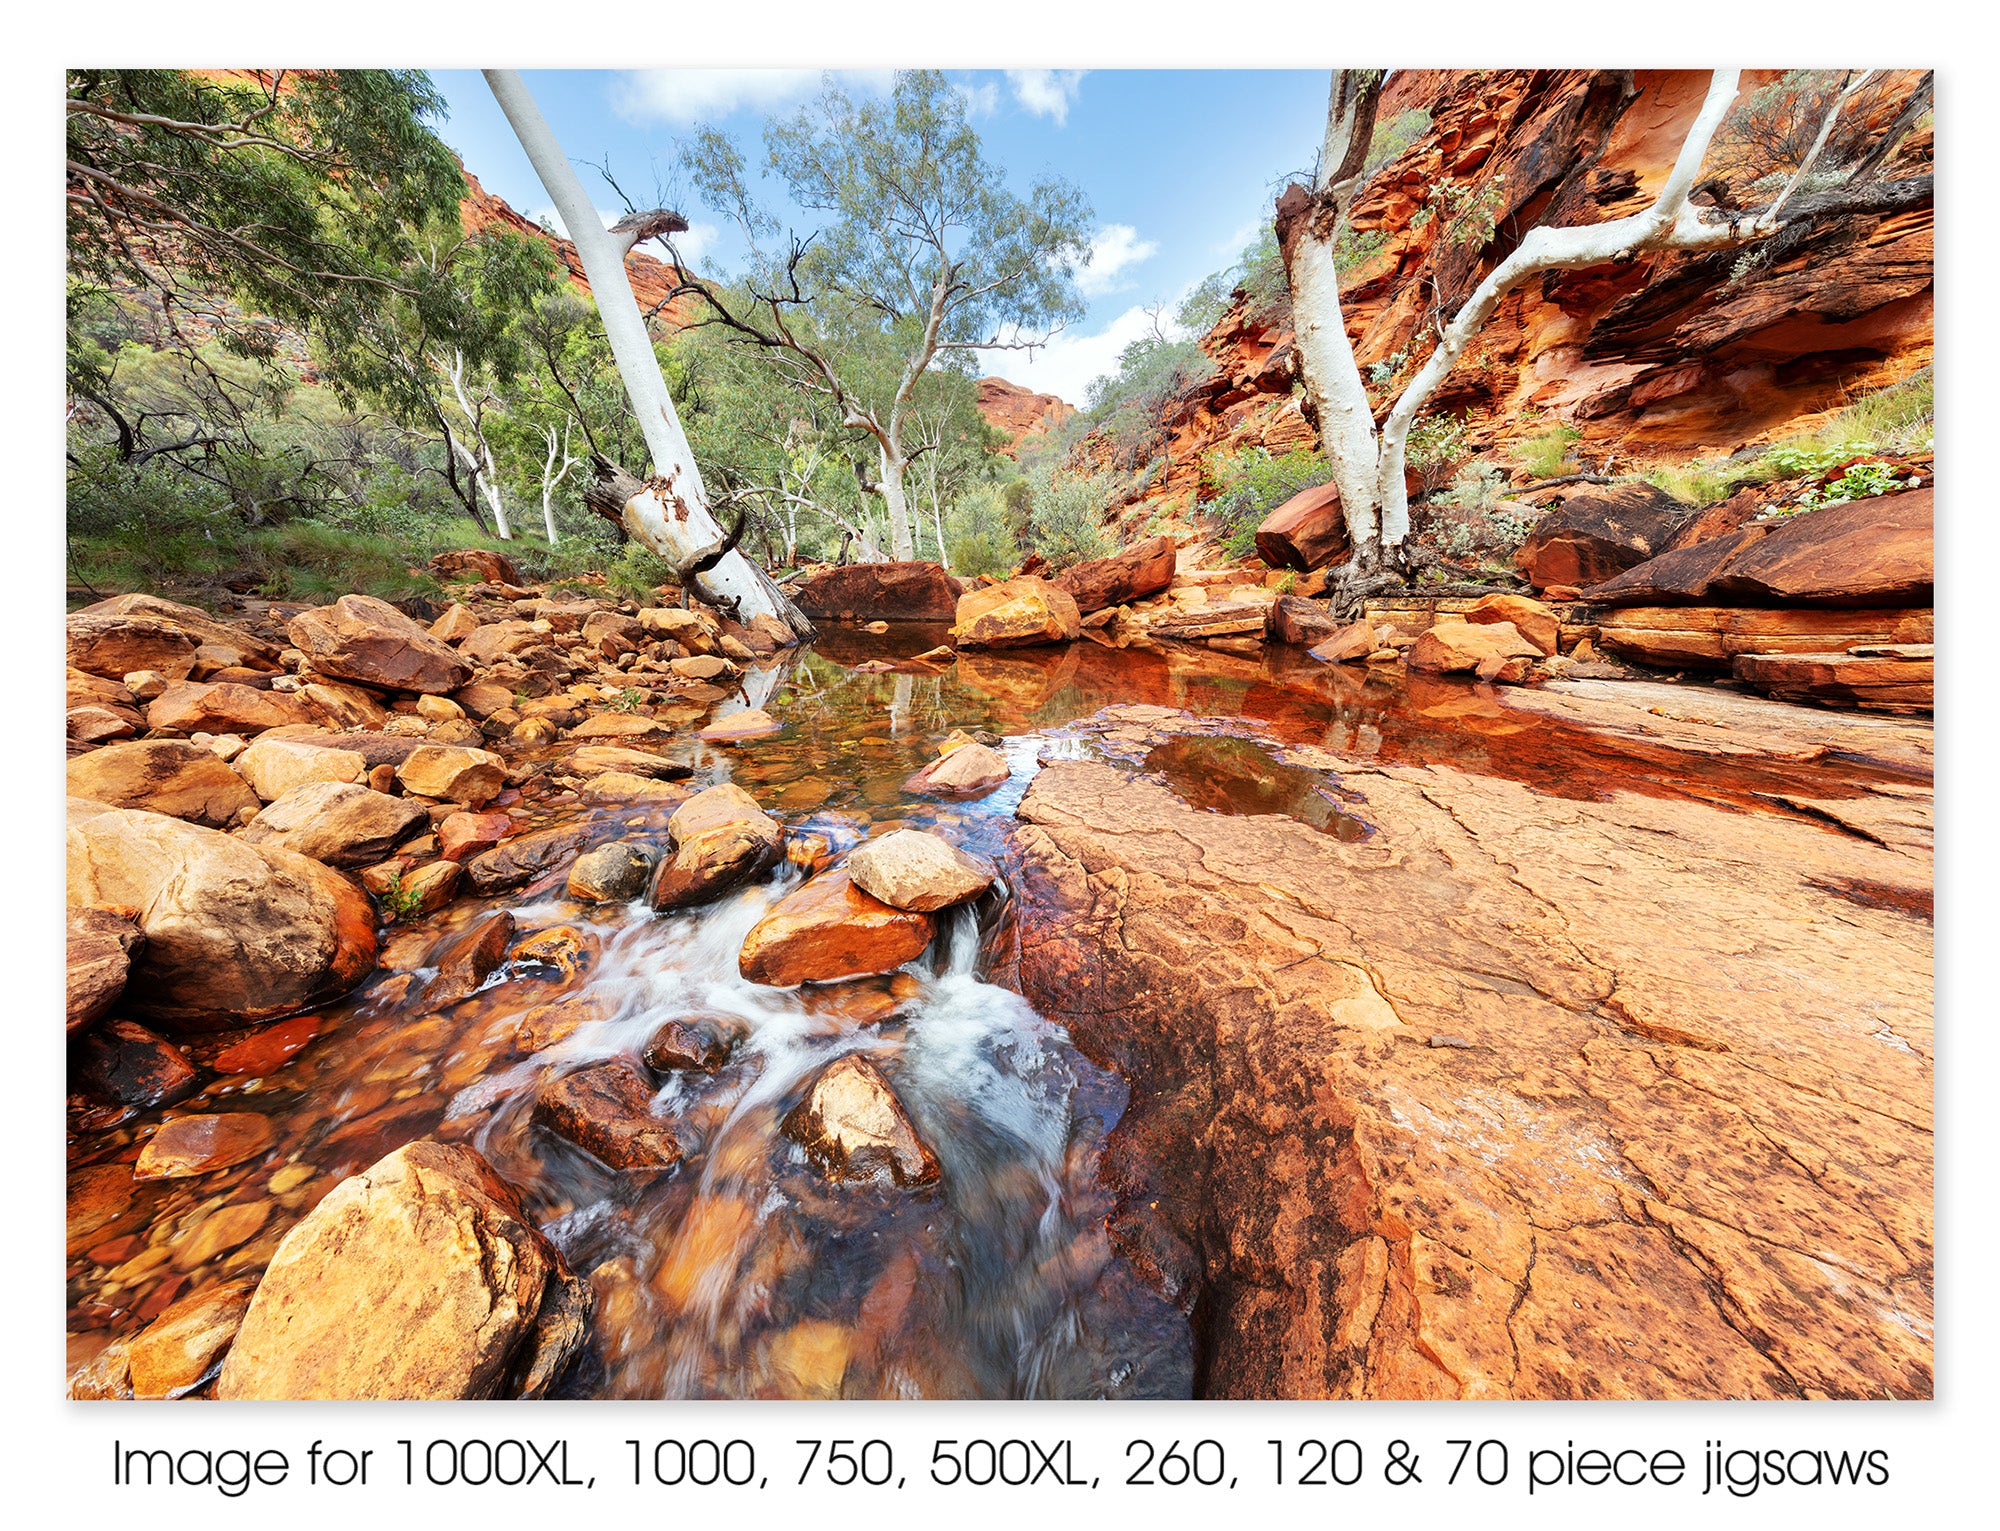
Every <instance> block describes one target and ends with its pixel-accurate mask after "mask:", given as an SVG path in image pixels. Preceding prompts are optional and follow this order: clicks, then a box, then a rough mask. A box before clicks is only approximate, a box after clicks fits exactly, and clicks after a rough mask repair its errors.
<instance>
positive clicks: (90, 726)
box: [63, 705, 139, 744]
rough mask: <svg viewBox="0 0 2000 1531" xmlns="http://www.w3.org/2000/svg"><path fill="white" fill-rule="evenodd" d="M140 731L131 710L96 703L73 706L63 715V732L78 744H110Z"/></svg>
mask: <svg viewBox="0 0 2000 1531" xmlns="http://www.w3.org/2000/svg"><path fill="white" fill-rule="evenodd" d="M138 731H139V725H138V724H136V723H135V722H133V720H132V715H131V713H130V712H128V711H126V710H124V709H118V710H113V709H112V708H109V707H99V706H96V705H90V706H84V707H72V708H70V710H69V711H68V712H67V713H65V714H64V715H63V732H64V733H66V734H67V735H68V736H69V737H70V738H71V739H72V740H74V741H75V742H76V743H78V744H108V743H110V742H111V741H112V740H114V739H129V738H131V737H132V736H133V735H134V734H136V733H137V732H138Z"/></svg>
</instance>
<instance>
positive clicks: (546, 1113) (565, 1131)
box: [534, 1058, 684, 1170]
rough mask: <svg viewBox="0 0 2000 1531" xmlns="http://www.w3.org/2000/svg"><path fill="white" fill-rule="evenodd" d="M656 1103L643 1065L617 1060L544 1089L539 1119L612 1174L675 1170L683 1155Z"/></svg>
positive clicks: (539, 1101)
mask: <svg viewBox="0 0 2000 1531" xmlns="http://www.w3.org/2000/svg"><path fill="white" fill-rule="evenodd" d="M652 1100H653V1088H652V1085H651V1084H650V1083H648V1081H647V1080H646V1079H645V1077H644V1076H643V1075H642V1074H641V1073H640V1072H639V1069H638V1066H637V1065H636V1064H634V1063H632V1062H631V1061H630V1060H628V1059H624V1058H618V1059H614V1060H613V1061H611V1062H609V1063H600V1064H596V1065H594V1066H592V1067H590V1068H586V1069H578V1070H577V1071H576V1072H575V1073H573V1074H564V1075H563V1076H562V1077H561V1078H559V1079H552V1080H550V1081H549V1082H548V1083H547V1084H545V1085H543V1086H542V1088H541V1092H540V1093H539V1094H538V1095H537V1096H536V1097H535V1112H534V1120H535V1122H536V1123H537V1124H538V1125H540V1126H543V1127H546V1128H548V1130H549V1131H550V1132H553V1133H554V1134H555V1135H556V1136H557V1137H559V1138H562V1139H564V1140H565V1141H566V1142H570V1143H574V1144H575V1145H576V1146H577V1147H578V1148H580V1149H582V1150H583V1151H584V1152H585V1153H587V1154H589V1155H591V1157H593V1158H595V1159H599V1160H601V1161H602V1162H603V1163H605V1164H608V1165H609V1166H610V1167H611V1168H612V1169H615V1170H636V1169H670V1168H672V1167H673V1166H674V1165H676V1164H678V1163H680V1161H681V1155H682V1153H683V1152H684V1151H683V1149H682V1148H681V1145H680V1140H679V1139H678V1138H676V1137H675V1136H674V1132H673V1129H672V1128H671V1127H669V1126H668V1125H667V1124H666V1123H665V1122H663V1121H661V1120H659V1118H657V1117H655V1116H654V1115H653V1114H652V1110H651V1106H652Z"/></svg>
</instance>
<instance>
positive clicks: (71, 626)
mask: <svg viewBox="0 0 2000 1531" xmlns="http://www.w3.org/2000/svg"><path fill="white" fill-rule="evenodd" d="M67 633H68V643H69V665H70V668H71V669H75V670H82V671H84V672H85V673H86V674H89V675H102V676H105V677H108V678H109V679H112V680H118V679H120V678H122V677H124V676H126V675H130V674H131V673H132V672H133V671H135V670H155V671H158V672H159V673H160V674H161V675H164V676H166V677H168V678H169V679H170V680H181V679H184V678H185V677H186V676H187V675H188V673H189V672H190V671H192V670H193V669H194V651H195V648H196V644H195V642H194V640H193V639H191V638H189V637H188V635H187V634H186V633H184V632H182V631H181V630H180V629H179V628H178V627H174V626H172V625H170V624H168V623H166V622H160V621H156V620H153V619H151V618H148V617H126V616H94V617H93V616H86V615H83V614H82V613H79V614H77V615H76V616H73V617H71V618H70V619H69V621H68V624H67Z"/></svg>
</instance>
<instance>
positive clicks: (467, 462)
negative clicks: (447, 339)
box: [444, 351, 514, 542]
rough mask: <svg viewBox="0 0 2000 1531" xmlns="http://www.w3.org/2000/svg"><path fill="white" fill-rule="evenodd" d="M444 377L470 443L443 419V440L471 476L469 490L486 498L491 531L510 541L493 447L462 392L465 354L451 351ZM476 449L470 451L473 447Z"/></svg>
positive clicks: (470, 401)
mask: <svg viewBox="0 0 2000 1531" xmlns="http://www.w3.org/2000/svg"><path fill="white" fill-rule="evenodd" d="M444 370H445V376H447V377H449V378H450V379H451V391H452V394H453V396H454V397H455V398H456V399H457V400H458V407H459V409H460V410H461V411H463V413H464V415H465V420H466V424H467V425H469V426H471V428H472V446H470V447H469V446H467V445H466V444H465V442H464V441H463V440H462V439H460V437H459V434H458V432H456V431H454V430H453V429H452V428H451V422H450V421H449V420H447V421H446V422H445V427H444V434H445V441H446V442H447V443H448V445H449V447H450V449H451V450H452V451H453V452H456V453H457V454H458V460H459V462H460V463H462V464H463V465H464V467H465V470H466V472H467V473H469V474H471V475H472V492H473V493H474V494H477V495H479V496H481V497H482V498H483V499H484V500H485V501H486V508H487V509H488V510H489V511H491V512H492V514H493V533H494V535H495V536H497V537H498V538H499V539H500V540H501V541H502V542H512V541H513V540H514V529H513V528H512V527H511V526H509V525H508V524H507V507H506V505H505V504H504V503H503V502H502V501H501V498H500V473H499V470H498V469H497V468H496V467H495V466H494V463H493V449H492V448H491V447H490V446H488V445H487V443H486V432H485V431H484V430H483V429H481V427H480V424H479V411H477V410H476V409H474V408H473V407H472V400H471V398H470V397H468V396H467V394H466V391H465V353H464V352H463V351H453V352H452V353H451V361H450V362H449V363H448V364H447V365H446V367H445V369H444ZM474 447H476V448H478V450H477V451H474V450H473V448H474Z"/></svg>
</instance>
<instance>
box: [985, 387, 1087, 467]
mask: <svg viewBox="0 0 2000 1531" xmlns="http://www.w3.org/2000/svg"><path fill="white" fill-rule="evenodd" d="M978 405H979V413H980V414H981V415H983V416H984V417H985V419H986V423H987V424H988V425H990V426H992V427H993V428H994V429H995V430H998V431H1004V432H1005V433H1006V434H1007V437H1008V443H1009V444H1008V445H1007V447H1005V448H1004V449H1003V450H1005V451H1006V453H1007V455H1008V456H1010V457H1011V456H1013V454H1014V449H1015V448H1016V447H1018V446H1019V445H1020V444H1021V443H1022V442H1023V441H1025V440H1026V439H1027V438H1028V437H1030V436H1038V435H1040V434H1041V433H1042V432H1043V431H1045V430H1047V429H1048V428H1049V426H1050V425H1052V424H1060V423H1061V422H1062V421H1063V420H1065V419H1067V418H1068V417H1069V416H1070V415H1073V414H1075V413H1076V410H1075V407H1074V406H1072V405H1069V404H1065V403H1064V402H1063V401H1062V400H1061V399H1059V398H1057V397H1056V396H1055V395H1054V394H1052V393H1032V392H1030V391H1029V390H1028V389H1026V388H1023V387H1022V386H1021V385H1020V384H1019V383H1010V382H1008V381H1007V380H1006V379H1005V378H1001V377H982V378H981V379H980V380H979V398H978Z"/></svg>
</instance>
